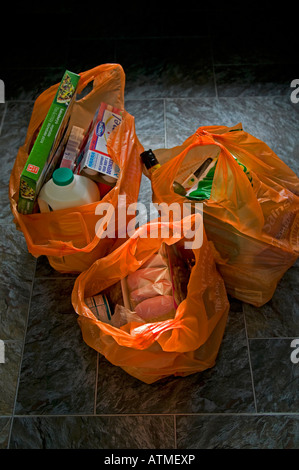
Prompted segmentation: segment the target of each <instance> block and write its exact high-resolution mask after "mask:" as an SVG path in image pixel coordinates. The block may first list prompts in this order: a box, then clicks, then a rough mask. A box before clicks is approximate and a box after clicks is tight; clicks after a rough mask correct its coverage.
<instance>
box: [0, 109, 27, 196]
mask: <svg viewBox="0 0 299 470" xmlns="http://www.w3.org/2000/svg"><path fill="white" fill-rule="evenodd" d="M32 108H33V103H31V102H29V103H27V102H26V103H20V102H10V103H7V110H6V114H5V119H4V122H3V125H2V129H1V135H0V163H1V168H2V171H1V176H0V184H1V185H2V187H4V186H6V187H7V192H8V184H9V179H10V175H11V171H12V168H13V165H14V162H15V159H16V157H17V153H18V150H19V148H20V147H21V146H22V145H23V144H24V142H25V138H26V134H27V129H28V125H29V121H30V118H31V113H32Z"/></svg>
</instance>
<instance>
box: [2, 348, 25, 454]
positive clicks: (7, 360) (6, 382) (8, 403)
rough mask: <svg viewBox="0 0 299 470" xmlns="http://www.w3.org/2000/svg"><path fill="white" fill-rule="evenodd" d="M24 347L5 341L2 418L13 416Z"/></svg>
mask: <svg viewBox="0 0 299 470" xmlns="http://www.w3.org/2000/svg"><path fill="white" fill-rule="evenodd" d="M22 347H23V342H21V341H4V362H3V363H2V361H1V362H0V416H10V415H12V414H13V409H14V403H15V395H16V389H17V383H18V377H19V370H20V363H21V358H22ZM1 359H2V358H1ZM0 423H1V420H0ZM0 448H1V428H0Z"/></svg>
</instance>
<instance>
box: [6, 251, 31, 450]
mask: <svg viewBox="0 0 299 470" xmlns="http://www.w3.org/2000/svg"><path fill="white" fill-rule="evenodd" d="M36 263H37V260H35V266H34V272H33V275H32V282H31V288H30V295H29V302H28V309H27V318H26V323H25V328H24V337H23V346H22V352H21V356H20V364H19V370H18V378H17V383H16V388H15V399H14V405H13V410H12V415H11V416H10V418H11V423H10V429H9V435H8V440H7V449H9V448H10V440H11V433H12V427H13V422H14V418H15V408H16V403H17V396H18V391H19V385H20V376H21V369H22V362H23V354H24V349H25V342H26V335H27V328H28V321H29V314H30V309H31V300H32V293H33V287H34V282H35V271H36Z"/></svg>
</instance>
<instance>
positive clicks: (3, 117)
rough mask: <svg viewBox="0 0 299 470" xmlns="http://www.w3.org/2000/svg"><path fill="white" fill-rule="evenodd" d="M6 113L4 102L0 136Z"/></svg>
mask: <svg viewBox="0 0 299 470" xmlns="http://www.w3.org/2000/svg"><path fill="white" fill-rule="evenodd" d="M6 112H7V102H5V105H4V111H3V116H2V119H1V124H0V135H1V133H2V128H3V124H4V119H5V116H6Z"/></svg>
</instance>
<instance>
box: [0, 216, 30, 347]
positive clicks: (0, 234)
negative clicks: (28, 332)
mask: <svg viewBox="0 0 299 470" xmlns="http://www.w3.org/2000/svg"><path fill="white" fill-rule="evenodd" d="M0 260H1V271H0V338H1V339H2V340H20V341H23V339H24V334H25V327H26V321H27V316H28V308H29V302H30V294H31V285H32V280H33V276H34V270H35V259H34V258H33V256H32V255H31V254H29V253H28V250H27V246H26V243H25V240H24V238H23V234H22V233H21V232H18V231H17V230H16V229H15V226H14V225H3V224H0Z"/></svg>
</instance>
